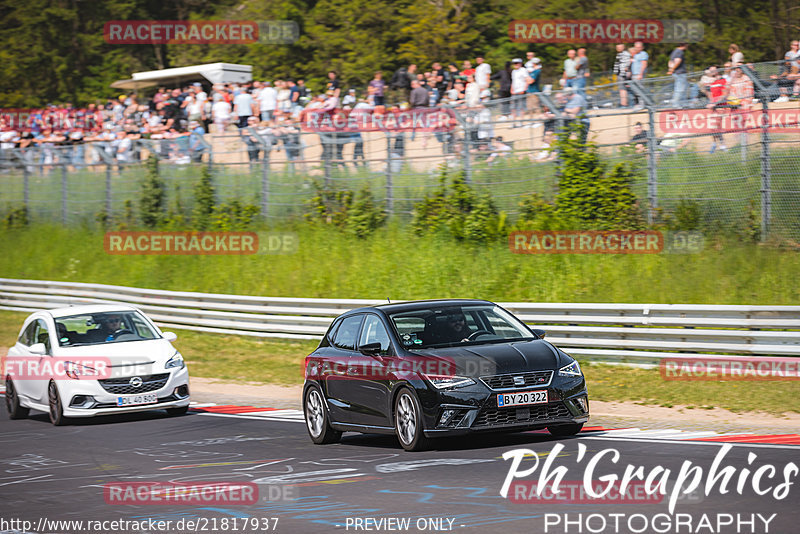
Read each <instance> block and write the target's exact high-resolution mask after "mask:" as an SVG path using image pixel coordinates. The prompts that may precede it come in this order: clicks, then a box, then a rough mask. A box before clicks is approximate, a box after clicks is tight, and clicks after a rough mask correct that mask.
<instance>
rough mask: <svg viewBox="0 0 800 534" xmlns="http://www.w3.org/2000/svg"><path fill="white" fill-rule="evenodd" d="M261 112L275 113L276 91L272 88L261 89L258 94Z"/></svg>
mask: <svg viewBox="0 0 800 534" xmlns="http://www.w3.org/2000/svg"><path fill="white" fill-rule="evenodd" d="M258 103H259V105H260V106H261V111H275V108H277V107H278V91H276V90H275V88H274V87H262V88H261V92H260V93H259V94H258Z"/></svg>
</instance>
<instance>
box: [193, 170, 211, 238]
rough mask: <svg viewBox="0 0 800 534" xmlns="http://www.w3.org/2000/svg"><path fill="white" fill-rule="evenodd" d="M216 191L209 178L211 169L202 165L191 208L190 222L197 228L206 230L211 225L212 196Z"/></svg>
mask: <svg viewBox="0 0 800 534" xmlns="http://www.w3.org/2000/svg"><path fill="white" fill-rule="evenodd" d="M215 194H216V191H215V189H214V182H213V181H212V179H211V170H210V169H209V168H208V167H207V166H205V165H204V166H203V169H202V170H201V171H200V180H199V181H198V182H197V183H196V184H195V186H194V208H193V209H192V222H193V223H194V227H195V229H197V230H207V229H208V227H209V226H210V225H211V217H212V215H213V213H214V204H215V201H214V197H215Z"/></svg>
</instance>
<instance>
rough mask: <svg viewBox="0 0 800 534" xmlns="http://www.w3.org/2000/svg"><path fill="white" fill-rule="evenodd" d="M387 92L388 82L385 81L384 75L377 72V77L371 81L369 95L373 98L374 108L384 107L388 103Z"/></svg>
mask: <svg viewBox="0 0 800 534" xmlns="http://www.w3.org/2000/svg"><path fill="white" fill-rule="evenodd" d="M385 90H386V82H385V81H383V73H382V72H381V71H379V70H378V71H375V76H374V77H373V78H372V80H370V82H369V85H368V93H369V94H370V96H371V97H372V105H373V106H383V105H384V104H385V103H386V101H385V97H384V96H383V95H384V91H385Z"/></svg>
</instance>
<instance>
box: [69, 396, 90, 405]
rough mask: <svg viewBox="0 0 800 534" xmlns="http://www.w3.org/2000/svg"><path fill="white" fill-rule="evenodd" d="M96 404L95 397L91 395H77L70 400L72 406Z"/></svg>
mask: <svg viewBox="0 0 800 534" xmlns="http://www.w3.org/2000/svg"><path fill="white" fill-rule="evenodd" d="M93 405H94V397H92V396H91V395H75V396H74V397H72V400H71V401H70V402H69V407H70V408H91V407H92V406H93Z"/></svg>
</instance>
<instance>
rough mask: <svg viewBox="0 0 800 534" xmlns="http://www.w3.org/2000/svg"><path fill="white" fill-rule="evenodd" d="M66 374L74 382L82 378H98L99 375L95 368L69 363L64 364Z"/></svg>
mask: <svg viewBox="0 0 800 534" xmlns="http://www.w3.org/2000/svg"><path fill="white" fill-rule="evenodd" d="M64 374H66V375H67V376H68V377H70V378H72V379H74V380H78V379H79V377H81V376H97V375H98V374H99V373H98V372H97V369H95V368H94V367H89V366H88V365H81V364H79V363H75V362H69V361H67V362H64Z"/></svg>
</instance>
